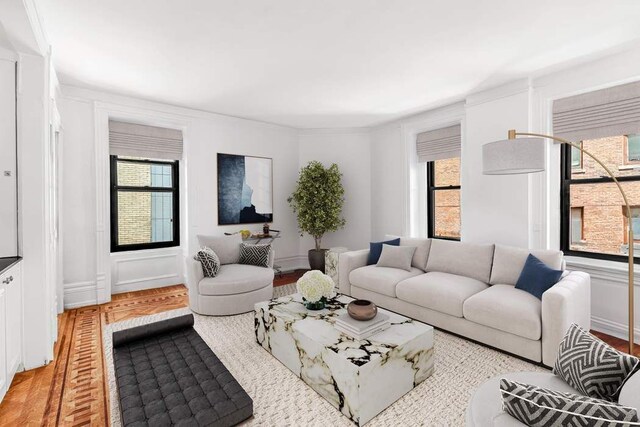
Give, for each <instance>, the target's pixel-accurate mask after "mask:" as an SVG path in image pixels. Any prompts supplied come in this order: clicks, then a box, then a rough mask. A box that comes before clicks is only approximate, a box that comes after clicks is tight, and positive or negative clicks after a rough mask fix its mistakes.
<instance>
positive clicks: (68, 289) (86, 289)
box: [64, 281, 98, 310]
mask: <svg viewBox="0 0 640 427" xmlns="http://www.w3.org/2000/svg"><path fill="white" fill-rule="evenodd" d="M97 303H98V295H97V283H96V282H91V281H88V282H74V283H65V284H64V308H65V310H68V309H72V308H79V307H84V306H87V305H94V304H97Z"/></svg>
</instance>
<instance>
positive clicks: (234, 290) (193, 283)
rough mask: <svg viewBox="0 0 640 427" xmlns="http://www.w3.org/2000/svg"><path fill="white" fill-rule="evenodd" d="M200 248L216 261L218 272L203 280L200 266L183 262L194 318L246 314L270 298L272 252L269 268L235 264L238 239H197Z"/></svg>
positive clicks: (189, 261)
mask: <svg viewBox="0 0 640 427" xmlns="http://www.w3.org/2000/svg"><path fill="white" fill-rule="evenodd" d="M198 241H199V244H200V246H208V247H210V248H211V249H213V251H214V252H216V254H217V255H218V257H219V258H220V263H221V266H220V270H219V272H218V274H217V275H216V277H204V272H203V270H202V265H201V264H200V262H199V261H196V260H194V259H193V256H190V257H188V258H187V259H186V264H187V265H186V271H187V286H188V288H189V306H190V307H191V310H193V311H194V312H196V313H198V314H204V315H209V316H229V315H234V314H241V313H247V312H249V311H252V310H253V307H254V305H255V304H256V303H257V302H260V301H266V300H269V299H271V298H272V297H273V278H274V271H273V261H274V258H275V253H274V251H273V249H272V250H271V252H270V254H269V266H268V267H257V266H255V265H245V264H239V263H238V261H239V259H240V244H241V243H242V238H241V237H240V236H239V235H232V236H220V237H209V236H198Z"/></svg>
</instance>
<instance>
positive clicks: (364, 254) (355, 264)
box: [338, 249, 369, 295]
mask: <svg viewBox="0 0 640 427" xmlns="http://www.w3.org/2000/svg"><path fill="white" fill-rule="evenodd" d="M368 257H369V249H362V250H359V251H350V252H343V253H341V254H340V256H339V257H338V290H339V292H340V293H341V294H345V295H351V282H349V274H350V273H351V272H352V271H353V270H355V269H356V268H360V267H364V266H365V265H367V258H368Z"/></svg>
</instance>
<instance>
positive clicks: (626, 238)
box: [621, 205, 640, 245]
mask: <svg viewBox="0 0 640 427" xmlns="http://www.w3.org/2000/svg"><path fill="white" fill-rule="evenodd" d="M621 208H622V217H623V224H624V230H622V238H623V242H624V243H623V244H625V245H628V244H629V233H627V225H628V224H629V217H628V216H627V207H626V206H624V205H623V206H621ZM639 209H640V206H638V205H631V214H632V215H633V211H634V210H636V211H637V210H639ZM633 242H634V243H640V235H638V234H636V233H633Z"/></svg>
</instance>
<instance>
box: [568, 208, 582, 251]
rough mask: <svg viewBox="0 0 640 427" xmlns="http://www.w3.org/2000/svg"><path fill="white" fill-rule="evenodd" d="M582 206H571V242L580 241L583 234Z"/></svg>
mask: <svg viewBox="0 0 640 427" xmlns="http://www.w3.org/2000/svg"><path fill="white" fill-rule="evenodd" d="M583 215H584V208H582V207H579V208H573V207H572V208H571V243H572V244H576V243H581V242H582V240H583V235H584V222H583V218H582V217H583Z"/></svg>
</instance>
